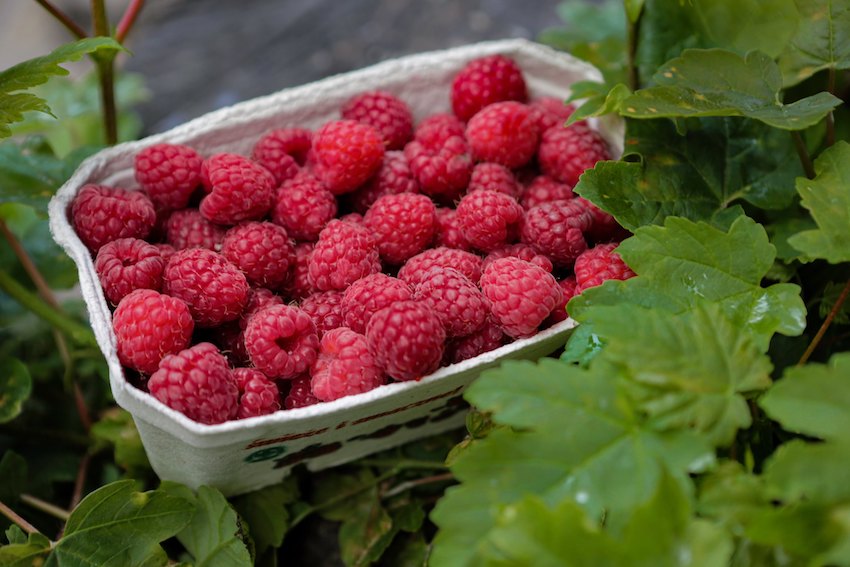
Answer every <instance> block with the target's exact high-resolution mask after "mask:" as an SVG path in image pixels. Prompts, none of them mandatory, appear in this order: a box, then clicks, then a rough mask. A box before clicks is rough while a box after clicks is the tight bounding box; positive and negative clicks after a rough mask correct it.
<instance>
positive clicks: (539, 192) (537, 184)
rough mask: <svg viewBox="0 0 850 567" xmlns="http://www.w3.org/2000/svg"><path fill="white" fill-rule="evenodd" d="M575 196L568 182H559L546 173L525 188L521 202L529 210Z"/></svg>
mask: <svg viewBox="0 0 850 567" xmlns="http://www.w3.org/2000/svg"><path fill="white" fill-rule="evenodd" d="M574 196H575V195H573V188H572V187H570V186H569V185H567V184H566V183H559V182H557V181H555V180H554V179H552V178H551V177H548V176H546V175H538V176H537V177H535V178H534V179H533V180H532V181H531V183H529V184H528V186H526V187H525V189H523V191H522V197H521V198H520V204H521V205H522V208H523V209H525V210H526V211H527V210H528V209H530V208H531V207H534V206H537V205H539V204H541V203H548V202H550V201H568V200H570V199H572V198H573V197H574Z"/></svg>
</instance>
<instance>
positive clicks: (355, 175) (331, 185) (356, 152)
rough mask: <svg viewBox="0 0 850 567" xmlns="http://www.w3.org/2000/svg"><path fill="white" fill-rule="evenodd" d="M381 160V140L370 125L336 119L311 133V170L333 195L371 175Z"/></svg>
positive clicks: (347, 191)
mask: <svg viewBox="0 0 850 567" xmlns="http://www.w3.org/2000/svg"><path fill="white" fill-rule="evenodd" d="M383 159H384V140H383V139H382V138H381V135H380V134H379V133H378V131H377V130H375V129H374V128H373V127H371V126H369V125H367V124H361V123H360V122H355V121H354V120H336V121H331V122H328V123H327V124H325V125H324V126H322V128H320V129H319V130H318V131H317V132H316V134H315V135H314V136H313V149H312V151H311V153H310V160H311V162H312V165H313V172H314V173H315V174H316V177H318V178H319V179H320V180H321V181H322V182H323V183H324V184H325V186H326V187H327V188H328V190H329V191H330V192H331V193H333V194H334V195H341V194H343V193H349V192H351V191H354V190H355V189H357V188H358V187H359V186H360V185H362V184H363V183H365V182H366V180H367V179H369V178H370V177H372V175H374V174H375V173H376V172H377V171H378V169H379V168H380V167H381V161H383Z"/></svg>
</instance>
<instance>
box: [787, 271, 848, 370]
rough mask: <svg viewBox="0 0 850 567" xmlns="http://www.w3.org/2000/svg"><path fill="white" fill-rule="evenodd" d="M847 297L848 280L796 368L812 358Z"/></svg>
mask: <svg viewBox="0 0 850 567" xmlns="http://www.w3.org/2000/svg"><path fill="white" fill-rule="evenodd" d="M848 295H850V280H847V283H846V284H845V285H844V289H842V290H841V294H840V295H839V296H838V299H836V300H835V305H833V306H832V309H831V310H830V311H829V313H828V314H827V316H826V319H824V320H823V323H822V324H821V326H820V329H818V332H817V334H816V335H815V337H814V338H813V339H812V342H810V343H809V346H808V348H806V352H804V353H803V356H801V357H800V360H799V361H797V366H802V365H804V364H805V363H806V361H807V360H809V357H810V356H812V353H813V352H814V351H815V349H816V348H817V346H818V344H820V341H821V339H823V336H824V335H825V334H826V330H827V329H829V326H830V325H831V324H832V320H833V319H835V315H836V314H837V313H838V312H839V311H840V310H841V306H842V305H844V302H845V301H846V300H847V296H848Z"/></svg>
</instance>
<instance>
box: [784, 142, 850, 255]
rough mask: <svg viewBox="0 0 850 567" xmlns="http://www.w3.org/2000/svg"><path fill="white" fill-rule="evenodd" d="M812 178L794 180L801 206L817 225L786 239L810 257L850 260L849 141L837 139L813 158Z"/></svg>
mask: <svg viewBox="0 0 850 567" xmlns="http://www.w3.org/2000/svg"><path fill="white" fill-rule="evenodd" d="M815 173H816V175H815V178H814V179H806V178H804V177H801V178H798V179H797V192H798V193H799V194H800V197H801V198H802V205H803V206H804V207H805V208H807V209H808V210H809V212H810V213H811V215H812V218H814V219H815V222H816V223H817V225H818V228H817V229H815V230H805V231H803V232H800V233H798V234H796V235H795V236H792V237H791V238H789V239H788V242H789V244H791V246H793V247H794V248H796V249H797V250H800V251H801V252H803V253H804V254H806V256H808V257H810V258H822V259H824V260H826V261H827V262H829V263H831V264H840V263H841V262H847V261H850V231H848V230H847V227H848V226H850V191H848V190H847V187H848V185H850V144H848V143H847V142H843V141H839V142H836V143H835V145H833V146H831V147H830V148H828V149H826V150H824V152H823V153H822V154H821V155H820V156H818V158H817V159H816V160H815Z"/></svg>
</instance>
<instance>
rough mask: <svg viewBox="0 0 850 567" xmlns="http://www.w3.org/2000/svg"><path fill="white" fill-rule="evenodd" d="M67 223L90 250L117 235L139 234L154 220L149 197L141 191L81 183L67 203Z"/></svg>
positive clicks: (144, 231) (137, 235)
mask: <svg viewBox="0 0 850 567" xmlns="http://www.w3.org/2000/svg"><path fill="white" fill-rule="evenodd" d="M71 223H72V224H73V225H74V230H75V231H77V236H79V237H80V240H82V242H83V244H85V245H86V248H88V249H89V250H90V251H92V252H94V253H97V251H98V250H99V249H100V247H101V246H103V245H104V244H106V243H107V242H111V241H113V240H116V239H118V238H141V239H144V238H145V237H146V236H147V235H148V234H150V232H151V229H153V226H154V223H156V211H155V210H154V206H153V203H152V202H151V200H150V199H149V198H148V197H147V195H145V194H144V193H142V192H141V191H127V190H126V189H118V188H115V187H106V186H104V185H92V184H88V185H83V187H82V188H81V189H80V192H79V193H77V196H76V197H74V200H73V202H72V203H71Z"/></svg>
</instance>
